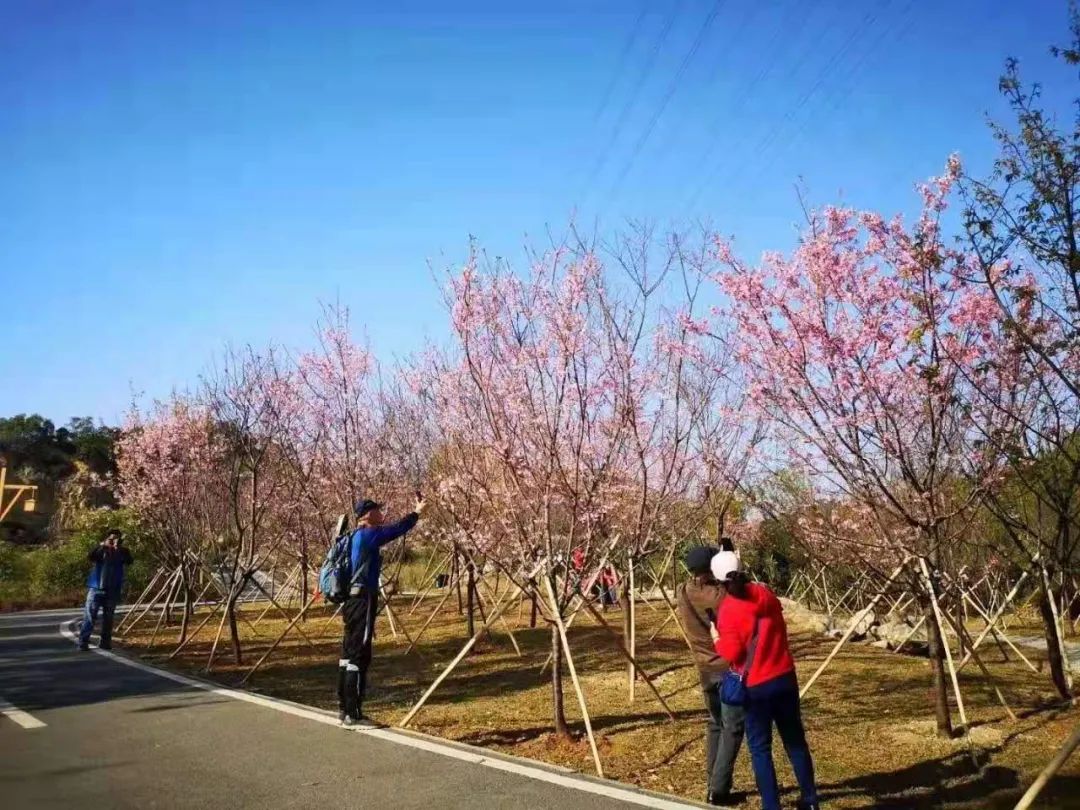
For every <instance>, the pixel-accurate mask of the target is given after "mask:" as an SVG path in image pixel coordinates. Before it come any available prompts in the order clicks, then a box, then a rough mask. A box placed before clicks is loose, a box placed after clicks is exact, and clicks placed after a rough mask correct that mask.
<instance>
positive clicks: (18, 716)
mask: <svg viewBox="0 0 1080 810" xmlns="http://www.w3.org/2000/svg"><path fill="white" fill-rule="evenodd" d="M0 714H2V715H4V717H9V718H11V719H12V720H14V721H15V722H16V723H18V724H19V725H20V726H22V727H23V728H45V724H44V723H42V722H41V721H40V720H38V719H37V718H36V717H34V715H32V714H30V713H29V712H24V711H23V710H22V709H20V708H18V707H17V706H12V705H11V704H10V703H8V702H7V701H6V700H4V699H3V698H0Z"/></svg>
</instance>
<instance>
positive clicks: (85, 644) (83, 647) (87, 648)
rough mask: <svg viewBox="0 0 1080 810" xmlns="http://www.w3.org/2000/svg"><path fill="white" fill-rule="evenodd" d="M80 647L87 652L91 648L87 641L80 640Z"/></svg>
mask: <svg viewBox="0 0 1080 810" xmlns="http://www.w3.org/2000/svg"><path fill="white" fill-rule="evenodd" d="M79 649H80V650H82V651H83V652H86V651H87V650H89V649H90V645H89V644H87V643H86V642H85V641H80V642H79Z"/></svg>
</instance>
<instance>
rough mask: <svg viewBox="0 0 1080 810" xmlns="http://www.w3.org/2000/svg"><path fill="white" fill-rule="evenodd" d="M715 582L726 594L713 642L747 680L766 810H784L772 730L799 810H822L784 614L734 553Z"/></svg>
mask: <svg viewBox="0 0 1080 810" xmlns="http://www.w3.org/2000/svg"><path fill="white" fill-rule="evenodd" d="M711 567H712V572H713V576H714V577H715V578H716V579H717V580H718V581H719V582H720V583H722V584H723V585H724V587H725V588H726V589H727V596H728V598H726V599H721V600H720V605H719V607H718V608H717V613H716V628H715V630H714V632H713V642H714V646H715V647H716V652H717V654H718V655H719V656H720V657H721V658H723V659H724V660H725V661H727V662H728V664H729V665H730V666H731V668H732V670H734V671H735V672H739V673H741V674H742V675H743V681H744V682H745V684H746V692H747V697H746V706H745V708H746V743H747V747H748V748H749V749H750V762H751V764H752V765H753V767H754V778H755V780H756V781H757V788H758V793H759V794H761V806H762V808H763V810H780V788H779V785H778V784H777V782H776V769H775V768H774V767H773V760H772V727H773V724H774V723H775V724H776V730H777V731H778V732H780V739H781V740H783V743H784V750H785V751H787V755H788V760H789V761H790V762H791V767H792V769H793V770H794V771H795V778H796V779H797V780H798V782H799V790H800V792H801V793H802V799H801V800H800V801H799V803H798V805H797V807H798V808H799V810H817V808H818V807H819V804H818V796H817V787H816V785H815V783H814V761H813V759H812V758H811V756H810V746H808V745H807V743H806V732H805V730H804V729H803V724H802V715H801V713H800V710H799V684H798V681H797V680H796V679H795V661H794V660H793V659H792V657H791V650H790V648H789V647H788V637H787V624H786V623H785V622H784V612H783V608H781V606H780V600H778V599H777V598H776V597H775V596H774V595H773V593H772V591H770V590H769V589H768V588H766V587H765V586H764V585H759V584H757V583H756V582H748V581H747V579H746V575H745V574H743V572H742V571H741V570H740V566H739V558H738V556H737V555H736V554H735V553H734V552H732V551H721V552H720V553H719V554H716V555H715V556H714V557H713V559H712V566H711ZM755 628H756V630H757V641H756V642H754V643H755V645H756V646H755V648H754V652H753V655H752V657H751V660H750V671H749V672H743V667H744V665H745V663H746V659H747V651H748V649H749V648H750V647H751V643H752V639H753V637H754V631H755Z"/></svg>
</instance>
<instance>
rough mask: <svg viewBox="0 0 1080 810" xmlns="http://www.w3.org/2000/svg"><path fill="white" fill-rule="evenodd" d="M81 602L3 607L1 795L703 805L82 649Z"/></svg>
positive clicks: (232, 808)
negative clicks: (72, 627) (352, 726)
mask: <svg viewBox="0 0 1080 810" xmlns="http://www.w3.org/2000/svg"><path fill="white" fill-rule="evenodd" d="M75 616H76V614H75V613H70V614H66V615H58V614H56V613H23V614H8V615H4V616H0V797H2V799H0V805H2V806H3V807H4V808H5V810H22V809H23V808H27V810H30V808H33V810H41V808H49V807H64V808H71V807H85V808H129V807H130V808H139V810H146V808H155V807H160V808H197V809H198V810H212V809H213V808H228V810H240V809H241V808H305V810H311V808H320V807H328V808H329V807H332V808H372V810H376V809H377V808H395V810H397V809H398V808H401V810H407V809H408V808H475V809H476V810H495V809H496V808H514V810H523V809H524V808H544V809H545V810H571V808H573V810H581V808H586V807H587V808H590V810H591V809H592V808H596V810H616V809H617V808H629V807H653V808H661V809H662V810H678V809H679V808H687V807H694V806H696V805H693V804H687V803H684V802H680V801H677V800H674V799H672V798H668V797H664V796H659V795H656V794H650V793H645V792H640V791H636V790H633V789H631V788H626V787H624V786H622V785H618V784H616V783H614V782H608V781H604V780H598V779H590V778H588V777H583V776H580V775H578V774H574V773H572V772H569V771H564V770H560V769H557V768H548V767H546V766H543V765H540V764H537V763H532V762H527V761H525V760H519V759H514V758H509V757H501V756H498V755H495V754H492V753H491V752H488V751H485V750H482V749H477V748H470V747H467V746H459V745H456V744H452V743H446V742H443V741H439V740H435V739H434V738H431V737H426V736H423V735H413V734H408V733H403V732H397V731H391V730H385V729H364V730H345V729H342V728H340V727H338V725H337V722H336V717H332V716H330V715H329V714H328V713H326V712H322V711H320V710H318V709H312V708H309V707H303V706H298V705H295V704H290V703H285V702H281V701H273V700H270V699H268V698H264V697H261V696H258V695H253V694H251V693H247V692H234V691H233V690H228V689H223V688H215V687H212V686H207V685H205V684H202V683H200V682H197V681H191V680H190V679H186V678H183V677H181V676H177V675H172V674H169V673H163V672H161V671H159V670H155V669H152V668H150V667H146V666H144V665H141V664H138V663H137V662H131V661H128V660H127V659H125V658H121V657H119V656H114V655H112V654H110V653H106V652H104V651H98V650H94V651H91V652H78V651H77V650H76V649H75V646H74V644H73V643H72V642H71V641H70V640H68V639H67V638H65V637H63V636H62V635H61V632H62V627H63V626H64V625H66V623H67V622H68V621H69V620H70V619H73V618H74V617H75Z"/></svg>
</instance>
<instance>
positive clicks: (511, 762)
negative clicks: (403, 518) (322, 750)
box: [60, 621, 701, 810]
mask: <svg viewBox="0 0 1080 810" xmlns="http://www.w3.org/2000/svg"><path fill="white" fill-rule="evenodd" d="M71 623H72V622H70V621H66V622H62V623H61V624H60V635H62V636H63V637H64V638H66V639H69V640H70V641H74V640H75V633H73V632H72V631H71V629H70V627H69V626H68V625H70V624H71ZM92 649H93V651H94V652H96V653H97V654H98V655H103V656H105V657H106V658H110V659H112V660H113V661H115V662H117V663H118V664H123V665H124V666H129V667H133V668H134V669H139V670H142V671H143V672H149V673H150V674H152V675H157V676H158V677H159V678H165V679H167V680H170V681H173V682H175V683H179V684H183V685H184V686H190V687H191V688H193V689H201V690H202V691H204V692H211V693H213V694H215V695H221V696H222V697H228V698H232V699H234V700H242V701H244V702H245V703H254V704H255V705H256V706H263V707H265V708H267V709H274V710H275V711H279V712H283V713H285V714H291V715H293V716H294V717H303V718H305V719H307V720H314V721H315V722H316V723H323V724H324V725H328V726H340V723H339V722H338V720H337V718H336V717H334V716H333V715H330V714H324V713H323V712H321V711H319V710H317V709H312V708H310V707H308V706H303V705H301V704H299V703H293V702H291V701H288V700H281V699H279V698H271V697H266V696H265V695H256V694H255V693H253V692H244V691H242V690H239V689H229V688H228V687H225V686H213V685H211V684H208V683H203V682H202V681H197V680H195V679H194V678H188V677H186V676H184V675H178V674H177V673H175V672H168V671H167V670H164V669H158V668H156V667H152V666H150V665H148V664H144V663H142V662H140V661H133V660H132V659H130V658H127V657H125V656H122V655H115V654H114V653H111V652H109V651H108V650H102V649H100V648H98V647H92ZM349 731H351V732H355V733H359V734H364V735H366V736H368V737H374V738H376V739H380V740H386V741H387V742H392V743H395V744H397V745H404V746H408V747H409V748H417V749H419V750H421V751H428V752H430V753H433V754H438V755H439V756H444V757H450V758H451V759H458V760H463V761H465V762H471V763H472V764H474V765H481V766H483V767H486V768H492V769H494V770H497V771H506V772H507V773H512V774H516V775H517V776H523V777H525V778H527V779H535V780H537V781H538V782H547V783H549V784H552V785H559V786H560V787H565V788H569V789H571V790H577V791H580V792H582V793H592V794H594V795H597V796H606V797H608V798H610V799H616V800H618V801H621V802H626V803H627V804H636V805H638V806H639V807H652V808H655V810H686V808H695V807H700V806H701V805H699V804H691V803H689V802H683V801H679V800H678V799H674V798H672V799H668V798H664V797H662V796H650V795H649V794H647V793H639V792H637V791H635V790H630V789H628V788H624V787H621V786H620V785H618V784H617V783H615V782H608V781H601V780H600V779H594V778H592V777H585V776H582V775H578V774H576V773H575V772H574V771H572V770H571V769H570V768H559V767H558V766H550V767H551V768H552V769H549V768H541V767H537V766H536V765H534V764H532V763H530V762H529V761H528V760H524V759H519V758H517V757H504V756H499V757H492V756H490V755H489V754H488V753H487V752H486V751H483V750H482V749H479V748H473V747H472V746H466V745H460V746H458V745H448V744H446V743H443V742H440V741H438V740H435V739H432V738H426V737H424V736H422V735H420V734H417V733H415V732H405V731H396V730H394V729H388V728H364V727H363V726H356V727H353V728H351V729H349ZM553 769H554V770H553Z"/></svg>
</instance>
